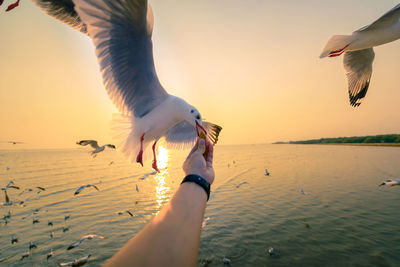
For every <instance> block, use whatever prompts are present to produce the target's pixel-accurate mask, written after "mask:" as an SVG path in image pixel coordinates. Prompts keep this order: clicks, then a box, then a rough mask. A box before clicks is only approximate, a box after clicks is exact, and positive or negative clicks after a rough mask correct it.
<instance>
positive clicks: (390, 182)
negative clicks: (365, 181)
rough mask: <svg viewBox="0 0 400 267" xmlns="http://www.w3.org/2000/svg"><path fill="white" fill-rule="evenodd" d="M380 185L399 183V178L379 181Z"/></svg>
mask: <svg viewBox="0 0 400 267" xmlns="http://www.w3.org/2000/svg"><path fill="white" fill-rule="evenodd" d="M382 185H390V186H395V185H400V179H388V180H386V181H384V182H383V183H381V184H380V185H379V186H382Z"/></svg>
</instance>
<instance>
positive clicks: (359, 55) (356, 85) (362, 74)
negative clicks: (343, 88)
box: [343, 48, 375, 107]
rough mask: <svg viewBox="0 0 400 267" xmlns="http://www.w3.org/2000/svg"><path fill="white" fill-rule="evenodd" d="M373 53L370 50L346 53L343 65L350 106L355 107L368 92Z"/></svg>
mask: <svg viewBox="0 0 400 267" xmlns="http://www.w3.org/2000/svg"><path fill="white" fill-rule="evenodd" d="M374 57H375V53H374V50H373V49H372V48H368V49H363V50H358V51H351V52H346V53H345V55H344V57H343V65H344V68H345V70H346V75H347V80H348V87H349V98H350V105H352V106H354V107H357V106H359V105H360V104H361V100H362V99H363V98H364V97H365V95H366V94H367V91H368V87H369V82H370V80H371V75H372V62H373V61H374Z"/></svg>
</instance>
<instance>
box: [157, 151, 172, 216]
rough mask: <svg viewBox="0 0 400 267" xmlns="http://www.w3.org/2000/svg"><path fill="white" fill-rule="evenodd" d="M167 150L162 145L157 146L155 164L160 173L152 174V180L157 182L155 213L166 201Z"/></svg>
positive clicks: (167, 187)
mask: <svg viewBox="0 0 400 267" xmlns="http://www.w3.org/2000/svg"><path fill="white" fill-rule="evenodd" d="M167 164H168V150H167V149H166V148H164V147H162V146H160V147H158V155H157V165H158V168H159V169H160V173H157V174H156V175H155V176H154V180H155V181H156V183H157V186H156V196H155V199H156V202H157V207H156V209H157V213H158V212H159V211H160V208H161V206H162V205H163V203H165V202H166V201H168V199H167V192H168V191H169V186H166V183H165V178H166V177H167V175H168V168H167Z"/></svg>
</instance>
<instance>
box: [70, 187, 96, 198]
mask: <svg viewBox="0 0 400 267" xmlns="http://www.w3.org/2000/svg"><path fill="white" fill-rule="evenodd" d="M86 187H93V188H94V189H96V190H97V191H99V188H98V187H97V186H95V185H94V184H87V185H82V186H81V187H79V188H78V189H76V191H75V193H74V195H75V196H76V195H78V194H79V193H80V192H81V191H82V190H83V189H84V188H86Z"/></svg>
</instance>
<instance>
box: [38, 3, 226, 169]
mask: <svg viewBox="0 0 400 267" xmlns="http://www.w3.org/2000/svg"><path fill="white" fill-rule="evenodd" d="M35 2H36V3H38V4H39V6H41V7H42V9H43V10H45V11H46V12H47V13H49V14H50V15H51V16H54V17H56V18H57V19H59V20H61V21H63V22H66V23H67V24H71V21H72V22H74V23H75V24H73V25H72V26H73V27H74V28H77V29H78V30H80V31H81V32H86V33H87V34H88V35H89V36H90V37H91V39H92V40H93V43H94V45H95V47H96V54H97V57H98V61H99V65H100V69H101V72H102V76H103V83H104V85H105V87H106V90H107V92H108V94H109V96H110V98H111V100H112V101H113V103H114V104H115V105H116V107H117V108H118V109H119V111H120V112H121V116H120V117H119V119H117V118H115V119H114V122H115V125H116V127H115V130H117V131H118V132H119V134H118V135H119V138H120V143H121V146H120V148H121V150H122V152H123V154H125V156H127V157H128V158H129V159H130V160H131V161H136V162H137V163H140V164H141V165H142V166H143V161H144V160H145V159H146V158H147V153H145V152H147V151H148V150H149V149H148V147H149V146H150V145H151V144H152V146H151V147H152V152H153V164H152V167H153V168H154V169H155V170H156V171H159V169H158V167H157V159H156V144H157V142H158V141H159V140H160V139H163V140H165V143H166V145H167V147H168V148H183V147H188V146H192V145H193V144H194V143H195V141H196V138H197V137H198V136H199V135H200V133H201V131H203V132H204V133H207V136H208V138H209V139H210V140H211V141H212V142H213V143H214V144H215V143H216V142H217V141H218V135H219V132H220V131H221V129H222V128H221V127H220V126H217V125H215V124H212V123H209V122H205V121H203V120H202V117H201V115H200V112H199V111H198V110H197V109H196V108H195V107H193V106H192V105H189V104H188V103H187V102H186V101H185V100H183V99H182V98H179V97H176V96H173V95H170V94H168V93H167V91H166V90H165V89H164V88H163V86H162V85H161V83H160V81H159V80H158V77H157V74H156V70H155V67H154V60H153V48H152V46H153V45H152V38H151V37H152V32H153V24H154V19H153V12H152V9H151V7H150V6H149V5H148V4H147V0H88V1H83V0H74V1H72V2H71V1H67V0H65V1H61V2H60V1H56V0H53V1H50V0H46V1H45V0H35ZM54 2H60V3H57V4H55V3H54ZM71 6H72V7H73V8H74V12H71ZM82 29H84V30H83V31H82ZM117 125H118V126H117Z"/></svg>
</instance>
